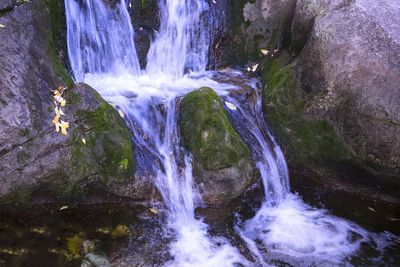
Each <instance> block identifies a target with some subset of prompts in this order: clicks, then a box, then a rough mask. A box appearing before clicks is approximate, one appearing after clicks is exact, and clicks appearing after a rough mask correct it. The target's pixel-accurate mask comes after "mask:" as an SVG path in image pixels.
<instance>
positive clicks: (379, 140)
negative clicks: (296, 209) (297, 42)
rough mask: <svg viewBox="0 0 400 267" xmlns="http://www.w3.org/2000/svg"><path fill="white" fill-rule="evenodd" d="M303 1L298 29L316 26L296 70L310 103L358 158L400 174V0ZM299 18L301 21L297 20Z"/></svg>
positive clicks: (311, 110)
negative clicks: (305, 16)
mask: <svg viewBox="0 0 400 267" xmlns="http://www.w3.org/2000/svg"><path fill="white" fill-rule="evenodd" d="M313 2H314V1H302V2H301V3H300V4H299V6H298V10H297V19H296V21H295V24H294V32H297V31H299V29H302V28H304V27H305V26H306V25H308V23H307V21H305V22H303V21H302V20H301V19H300V18H301V17H303V15H302V13H304V12H306V11H305V6H306V7H308V10H309V11H308V12H307V13H309V12H315V13H311V14H308V17H312V16H313V15H314V16H315V18H314V20H315V22H314V26H313V28H312V30H311V33H310V35H309V38H308V40H307V42H306V43H305V46H304V48H303V50H302V51H301V53H300V55H299V58H298V62H297V68H296V72H297V74H298V78H299V79H300V81H301V83H302V86H303V88H304V89H305V91H306V92H307V93H308V94H309V98H310V99H311V98H312V100H311V102H310V103H309V104H308V105H307V106H306V107H305V108H306V110H307V113H308V114H310V115H313V116H316V117H321V118H326V119H328V120H329V121H330V122H331V123H332V124H333V125H334V127H335V129H337V130H338V132H339V134H340V136H341V137H342V138H343V140H344V141H345V143H346V144H347V145H349V146H350V148H351V150H352V151H354V152H355V154H356V155H358V156H359V157H360V158H363V159H364V160H366V161H367V162H369V163H371V164H374V165H375V166H377V167H383V168H392V169H393V170H394V171H395V172H397V175H400V134H399V133H400V76H399V73H400V27H399V26H398V25H400V18H399V16H398V13H399V12H400V2H399V1H390V0H386V1H379V2H377V1H372V0H362V1H361V0H358V1H326V2H327V3H325V4H324V3H319V6H315V5H316V4H315V3H313ZM296 23H297V24H296Z"/></svg>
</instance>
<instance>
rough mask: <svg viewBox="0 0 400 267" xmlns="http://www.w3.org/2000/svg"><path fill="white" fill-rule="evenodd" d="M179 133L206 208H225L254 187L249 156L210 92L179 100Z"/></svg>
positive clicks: (198, 93)
mask: <svg viewBox="0 0 400 267" xmlns="http://www.w3.org/2000/svg"><path fill="white" fill-rule="evenodd" d="M180 129H181V135H182V142H183V144H184V146H185V147H186V148H188V149H189V151H190V152H191V153H192V154H193V156H194V177H195V178H194V179H195V181H196V183H197V185H198V186H199V187H200V191H201V193H202V196H203V199H204V201H205V202H206V203H207V204H210V205H221V204H226V203H227V202H229V201H230V200H232V199H234V198H236V197H239V196H240V195H241V194H243V193H244V191H245V190H246V189H247V188H249V186H250V185H251V184H252V183H253V181H254V175H253V165H252V162H251V159H250V152H249V150H248V148H247V146H246V145H245V144H244V143H243V142H242V140H241V138H240V136H239V135H238V134H237V133H236V132H235V130H234V129H233V127H232V125H231V123H230V121H229V119H228V116H227V114H226V111H225V110H224V108H223V105H222V103H221V100H220V98H219V97H218V95H217V94H216V93H215V92H214V91H213V90H212V89H211V88H206V87H204V88H200V89H199V90H196V91H194V92H191V93H189V94H187V95H186V96H185V97H184V98H183V99H182V102H181V110H180Z"/></svg>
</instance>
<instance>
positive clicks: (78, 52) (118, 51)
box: [65, 0, 140, 81]
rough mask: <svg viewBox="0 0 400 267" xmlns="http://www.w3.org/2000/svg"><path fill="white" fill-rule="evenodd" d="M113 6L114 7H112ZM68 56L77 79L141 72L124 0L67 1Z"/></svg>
mask: <svg viewBox="0 0 400 267" xmlns="http://www.w3.org/2000/svg"><path fill="white" fill-rule="evenodd" d="M111 6H112V7H111ZM65 11H66V17H67V25H68V27H67V43H68V56H69V60H70V63H71V68H72V71H73V74H74V77H75V80H77V81H84V78H85V77H84V76H85V74H88V73H120V72H123V71H127V72H129V73H132V74H133V75H138V74H139V73H140V67H139V61H138V58H137V55H136V48H135V43H134V36H135V34H134V31H133V27H132V24H131V18H130V16H129V13H128V11H127V8H126V3H125V2H124V0H120V1H103V0H65Z"/></svg>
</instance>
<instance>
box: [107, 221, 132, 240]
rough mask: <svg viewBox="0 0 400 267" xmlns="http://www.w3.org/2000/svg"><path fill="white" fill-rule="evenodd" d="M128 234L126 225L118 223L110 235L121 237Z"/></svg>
mask: <svg viewBox="0 0 400 267" xmlns="http://www.w3.org/2000/svg"><path fill="white" fill-rule="evenodd" d="M127 235H129V228H128V227H127V226H126V225H123V224H119V225H117V227H115V228H114V229H113V230H112V231H111V236H112V237H114V238H116V237H123V236H127Z"/></svg>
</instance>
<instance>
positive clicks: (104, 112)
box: [74, 101, 135, 182]
mask: <svg viewBox="0 0 400 267" xmlns="http://www.w3.org/2000/svg"><path fill="white" fill-rule="evenodd" d="M79 117H81V118H82V120H83V123H84V124H85V125H87V126H88V128H90V129H91V130H90V132H89V133H87V134H85V135H84V136H81V137H82V138H83V137H84V138H85V139H86V145H84V144H83V143H82V141H81V137H79V138H77V140H76V145H75V153H74V157H75V161H77V162H82V161H83V160H84V159H82V157H83V156H85V155H86V153H92V154H93V155H95V159H96V160H97V162H101V166H102V168H103V169H102V171H101V174H102V176H103V181H104V182H107V181H108V179H109V178H110V177H113V178H117V179H118V178H119V180H121V181H122V180H124V179H125V178H126V177H130V176H132V174H133V173H134V170H135V162H134V159H133V155H132V150H133V148H132V142H131V137H130V133H129V131H128V129H127V128H126V126H125V123H124V121H123V119H122V118H121V117H120V116H119V115H118V113H117V111H116V110H115V109H114V108H113V107H112V106H111V105H109V104H108V103H106V102H104V101H103V102H102V103H101V104H100V106H99V107H98V108H97V109H96V110H95V111H85V112H80V114H79ZM77 134H78V135H79V133H77ZM98 155H102V157H100V156H98ZM87 167H90V164H88V166H87ZM85 168H86V167H85Z"/></svg>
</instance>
